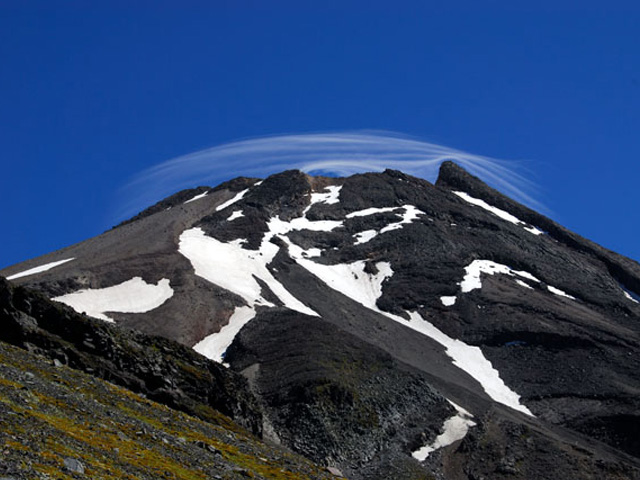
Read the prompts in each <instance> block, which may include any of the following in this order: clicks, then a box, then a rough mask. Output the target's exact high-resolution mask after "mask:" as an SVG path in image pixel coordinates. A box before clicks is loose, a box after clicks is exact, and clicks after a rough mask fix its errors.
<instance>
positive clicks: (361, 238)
mask: <svg viewBox="0 0 640 480" xmlns="http://www.w3.org/2000/svg"><path fill="white" fill-rule="evenodd" d="M376 235H378V232H376V231H375V230H365V231H364V232H359V233H356V234H355V235H354V236H353V238H354V239H355V240H356V241H355V242H354V245H360V244H361V243H367V242H368V241H369V240H371V239H372V238H374V237H375V236H376Z"/></svg>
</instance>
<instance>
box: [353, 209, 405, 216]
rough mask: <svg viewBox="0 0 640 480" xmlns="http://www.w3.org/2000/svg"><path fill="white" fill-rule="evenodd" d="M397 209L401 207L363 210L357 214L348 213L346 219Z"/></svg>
mask: <svg viewBox="0 0 640 480" xmlns="http://www.w3.org/2000/svg"><path fill="white" fill-rule="evenodd" d="M399 208H402V207H383V208H376V207H371V208H365V209H364V210H358V211H357V212H351V213H348V214H347V216H346V218H355V217H368V216H370V215H375V214H376V213H386V212H393V211H394V210H398V209H399Z"/></svg>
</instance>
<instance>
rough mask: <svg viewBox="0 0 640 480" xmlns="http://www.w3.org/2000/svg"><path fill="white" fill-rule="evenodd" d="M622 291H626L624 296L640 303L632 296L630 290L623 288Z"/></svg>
mask: <svg viewBox="0 0 640 480" xmlns="http://www.w3.org/2000/svg"><path fill="white" fill-rule="evenodd" d="M622 293H624V296H625V297H627V298H628V299H629V300H631V301H632V302H635V303H640V302H638V300H636V299H635V298H633V297H632V296H631V294H630V293H629V292H627V291H626V290H623V291H622Z"/></svg>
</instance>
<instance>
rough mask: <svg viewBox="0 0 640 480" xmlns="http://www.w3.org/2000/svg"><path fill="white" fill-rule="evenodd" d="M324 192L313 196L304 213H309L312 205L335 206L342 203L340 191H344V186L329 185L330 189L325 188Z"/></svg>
mask: <svg viewBox="0 0 640 480" xmlns="http://www.w3.org/2000/svg"><path fill="white" fill-rule="evenodd" d="M324 190H325V191H323V192H318V193H312V194H311V203H310V204H309V206H308V207H307V209H306V210H305V211H304V213H307V211H308V210H309V208H311V205H314V204H316V203H326V204H327V205H334V204H336V203H339V202H340V190H342V185H329V186H328V187H325V189H324Z"/></svg>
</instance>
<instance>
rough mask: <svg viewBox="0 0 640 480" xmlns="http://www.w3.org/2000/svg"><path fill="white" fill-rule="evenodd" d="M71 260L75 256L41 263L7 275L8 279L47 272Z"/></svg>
mask: <svg viewBox="0 0 640 480" xmlns="http://www.w3.org/2000/svg"><path fill="white" fill-rule="evenodd" d="M71 260H75V257H72V258H67V259H65V260H58V261H57V262H51V263H45V264H44V265H40V266H39V267H35V268H30V269H29V270H25V271H23V272H19V273H15V274H13V275H9V276H8V277H7V280H15V279H16V278H22V277H28V276H29V275H34V274H36V273H42V272H46V271H47V270H51V269H52V268H54V267H57V266H58V265H62V264H63V263H67V262H70V261H71Z"/></svg>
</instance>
